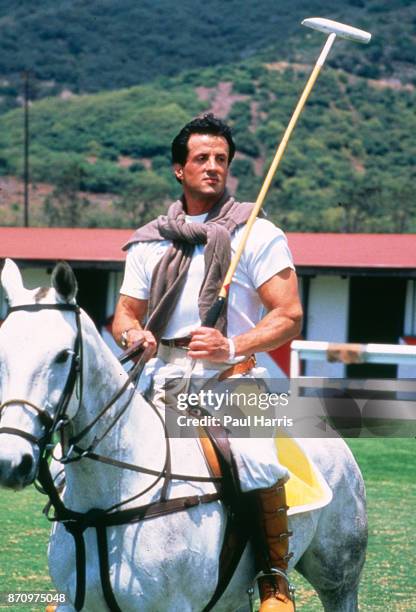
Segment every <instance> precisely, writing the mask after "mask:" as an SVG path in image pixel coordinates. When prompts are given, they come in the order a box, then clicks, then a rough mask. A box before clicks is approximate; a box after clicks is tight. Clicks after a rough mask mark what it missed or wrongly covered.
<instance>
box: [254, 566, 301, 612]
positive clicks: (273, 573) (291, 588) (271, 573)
mask: <svg viewBox="0 0 416 612" xmlns="http://www.w3.org/2000/svg"><path fill="white" fill-rule="evenodd" d="M267 576H271V577H274V576H281V577H282V578H284V579H285V580H286V582H287V587H288V591H289V595H290V599H291V600H292V602H293V609H294V610H295V612H296V602H295V590H296V589H295V587H294V585H293V584H292V583H291V582H289V578H288V575H287V574H286V572H284V571H283V570H280V569H277V568H275V567H272V568H270V571H269V572H259V573H258V574H257V576H255V577H254V580H253V582H252V584H251V586H250V587H249V588H248V589H247V595H248V602H249V606H250V612H255V610H254V591H255V585H256V584H257V583H258V581H259V579H260V578H267Z"/></svg>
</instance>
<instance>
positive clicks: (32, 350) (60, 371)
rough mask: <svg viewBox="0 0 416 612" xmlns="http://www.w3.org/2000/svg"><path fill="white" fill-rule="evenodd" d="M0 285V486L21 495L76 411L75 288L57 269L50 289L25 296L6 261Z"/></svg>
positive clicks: (69, 275) (64, 268)
mask: <svg viewBox="0 0 416 612" xmlns="http://www.w3.org/2000/svg"><path fill="white" fill-rule="evenodd" d="M1 282H2V285H3V288H4V290H5V292H6V295H7V299H8V302H9V307H10V309H9V314H8V316H7V317H6V319H5V321H4V323H3V324H2V326H1V327H0V485H3V486H6V487H11V488H14V489H19V488H22V487H24V486H26V485H28V484H30V483H31V482H32V481H33V480H34V479H35V477H36V473H37V466H38V460H39V457H40V454H41V453H42V452H43V449H44V446H45V444H46V443H48V442H49V439H48V438H49V437H50V433H51V431H52V430H53V429H56V428H57V427H59V423H60V422H62V419H64V418H66V417H68V418H70V417H72V416H73V414H71V411H73V410H74V406H75V409H76V404H75V403H73V402H71V401H70V396H71V394H72V391H73V387H74V384H75V378H76V364H77V353H78V350H79V346H78V345H79V342H80V339H79V321H78V325H77V317H78V312H77V310H78V307H77V306H76V304H75V296H76V292H77V284H76V280H75V276H74V273H73V272H72V270H71V268H70V267H69V266H68V264H65V263H60V264H58V265H57V266H56V267H55V269H54V271H53V273H52V283H51V287H50V288H48V289H46V288H41V289H34V290H28V289H26V288H25V287H24V286H23V282H22V277H21V274H20V271H19V269H18V268H17V266H16V264H15V263H13V262H12V261H11V260H9V259H7V260H6V262H5V265H4V267H3V271H2V274H1ZM71 379H72V380H71ZM69 387H71V388H69Z"/></svg>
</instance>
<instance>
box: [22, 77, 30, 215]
mask: <svg viewBox="0 0 416 612" xmlns="http://www.w3.org/2000/svg"><path fill="white" fill-rule="evenodd" d="M23 83H24V162H23V181H24V223H23V224H24V226H25V227H29V71H28V70H25V71H24V73H23Z"/></svg>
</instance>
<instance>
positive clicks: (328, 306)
mask: <svg viewBox="0 0 416 612" xmlns="http://www.w3.org/2000/svg"><path fill="white" fill-rule="evenodd" d="M348 299H349V280H348V279H346V278H341V277H340V276H316V277H315V278H312V279H311V280H310V285H309V300H308V312H307V315H306V316H307V321H306V334H307V337H306V338H305V340H321V341H327V342H347V337H348V335H347V334H348ZM304 374H305V375H306V376H328V377H332V378H337V377H339V378H342V377H344V376H345V365H344V364H342V363H328V362H327V361H308V362H307V363H306V368H305V372H304Z"/></svg>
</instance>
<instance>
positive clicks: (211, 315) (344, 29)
mask: <svg viewBox="0 0 416 612" xmlns="http://www.w3.org/2000/svg"><path fill="white" fill-rule="evenodd" d="M302 25H304V26H307V27H308V28H312V29H314V30H319V31H320V32H325V33H327V34H329V36H328V38H327V40H326V43H325V45H324V47H323V49H322V51H321V54H320V56H319V57H318V59H317V61H316V64H315V67H314V69H313V70H312V73H311V75H310V77H309V79H308V81H307V83H306V85H305V88H304V90H303V92H302V95H301V96H300V98H299V101H298V103H297V105H296V108H295V110H294V112H293V115H292V117H291V119H290V121H289V124H288V126H287V128H286V131H285V133H284V135H283V138H282V140H281V142H280V144H279V146H278V148H277V151H276V154H275V156H274V159H273V161H272V163H271V165H270V168H269V171H268V172H267V175H266V178H265V180H264V183H263V185H262V187H261V189H260V192H259V195H258V196H257V200H256V202H255V205H254V207H253V210H252V212H251V215H250V217H249V218H248V220H247V223H246V226H245V229H244V231H243V234H242V236H241V240H240V243H239V245H238V248H237V250H236V252H235V254H234V257H233V258H232V260H231V263H230V267H229V268H228V271H227V274H226V276H225V278H224V281H223V284H222V287H221V290H220V292H219V294H218V297H217V299H216V300H215V302H214V304H213V305H212V306H211V308H210V309H209V311H208V313H207V315H206V317H205V320H204V322H203V325H205V326H207V327H214V325H215V323H216V322H217V319H218V317H219V315H220V313H221V310H222V308H223V306H224V303H225V300H226V299H227V295H228V292H229V289H230V285H231V281H232V278H233V276H234V273H235V270H236V268H237V265H238V262H239V260H240V257H241V254H242V252H243V250H244V247H245V245H246V242H247V238H248V236H249V234H250V231H251V228H252V227H253V224H254V221H255V220H256V218H257V215H258V214H259V212H260V209H261V207H262V206H263V203H264V200H265V198H266V195H267V192H268V190H269V187H270V185H271V182H272V180H273V177H274V175H275V173H276V170H277V168H278V166H279V163H280V161H281V159H282V157H283V154H284V152H285V150H286V146H287V143H288V141H289V138H290V136H291V134H292V132H293V130H294V127H295V125H296V123H297V120H298V119H299V115H300V114H301V112H302V110H303V107H304V106H305V103H306V100H307V99H308V96H309V94H310V93H311V91H312V88H313V86H314V84H315V81H316V79H317V78H318V75H319V73H320V71H321V68H322V66H323V65H324V63H325V60H326V58H327V56H328V53H329V51H330V49H331V47H332V45H333V44H334V42H335V39H336V37H337V36H340V37H341V38H348V39H349V40H354V41H356V42H361V43H368V42H370V39H371V34H370V33H369V32H365V31H364V30H358V29H357V28H353V27H351V26H348V25H345V24H343V23H339V22H338V21H332V20H331V19H321V18H320V17H311V18H310V19H304V20H303V21H302Z"/></svg>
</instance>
